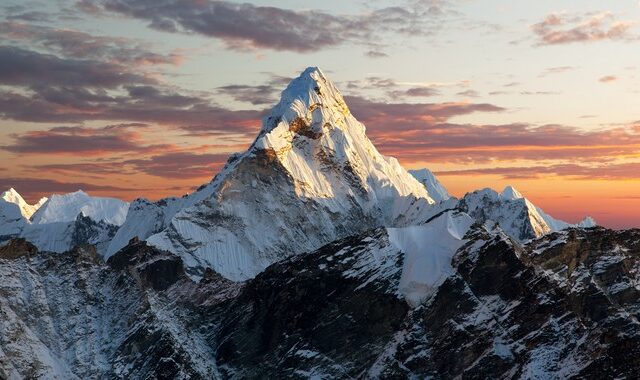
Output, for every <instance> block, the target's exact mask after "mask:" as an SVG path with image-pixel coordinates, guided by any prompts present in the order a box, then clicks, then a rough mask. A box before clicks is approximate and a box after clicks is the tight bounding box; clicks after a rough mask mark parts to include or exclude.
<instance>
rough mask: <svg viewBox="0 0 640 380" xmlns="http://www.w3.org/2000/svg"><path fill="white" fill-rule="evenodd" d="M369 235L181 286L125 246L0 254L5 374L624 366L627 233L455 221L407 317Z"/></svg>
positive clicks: (554, 374)
mask: <svg viewBox="0 0 640 380" xmlns="http://www.w3.org/2000/svg"><path fill="white" fill-rule="evenodd" d="M394 233H396V232H393V231H392V230H389V229H385V228H379V229H374V230H370V231H367V232H365V233H362V234H359V235H355V236H352V237H348V238H345V239H342V240H340V241H337V242H334V243H331V244H329V245H326V246H324V247H322V248H321V249H319V250H317V251H315V252H312V253H309V254H304V255H298V256H295V257H292V258H290V259H287V260H284V261H281V262H279V263H277V264H274V265H272V266H270V267H269V268H268V269H267V270H266V271H264V272H263V273H261V274H259V275H258V276H256V277H255V278H254V279H252V280H249V281H247V282H245V283H234V282H230V281H228V280H226V279H224V278H223V277H221V276H219V275H218V274H215V273H214V272H212V271H207V272H206V273H205V275H204V277H203V279H202V280H201V281H199V282H197V283H196V282H194V281H193V280H191V279H190V278H189V277H188V276H186V274H185V272H184V266H183V264H182V261H181V260H180V259H179V258H177V257H176V256H173V255H170V254H168V253H166V252H162V251H158V250H157V249H155V248H153V247H150V246H148V245H146V244H145V243H144V242H139V241H131V242H130V244H129V245H128V246H127V247H126V248H125V249H123V250H122V251H120V252H118V253H117V254H116V255H115V256H113V257H112V258H110V259H109V261H108V262H107V263H104V262H103V261H101V259H100V258H99V256H97V255H96V253H95V250H92V249H91V248H89V247H86V246H85V247H78V248H76V249H74V250H72V251H70V252H67V253H64V254H61V255H60V254H58V255H55V254H47V253H39V252H37V250H35V248H34V247H33V246H31V245H29V244H28V243H26V242H24V241H18V240H16V241H12V242H11V243H10V244H9V245H5V246H4V247H3V248H2V249H0V273H1V274H2V278H3V279H6V280H5V281H3V282H2V284H0V312H1V313H2V318H0V331H1V334H0V352H1V353H2V355H1V356H2V360H0V369H1V370H0V374H1V375H2V376H3V377H7V378H21V377H37V376H43V375H45V374H46V375H47V376H49V377H54V378H55V377H57V378H87V377H108V378H147V377H157V378H246V377H254V378H255V377H279V378H282V377H305V378H306V377H312V376H319V377H323V378H344V377H360V378H394V377H398V378H399V377H402V378H404V377H412V376H417V377H432V378H452V377H456V376H464V377H472V378H487V377H489V378H567V377H578V378H584V377H587V378H602V377H610V376H612V377H627V378H629V377H633V376H634V375H635V374H636V373H637V371H638V370H640V361H639V360H635V359H634V358H635V357H636V356H637V355H635V354H636V353H637V352H636V351H637V350H638V347H640V328H639V327H638V326H640V325H638V323H637V318H638V305H639V304H640V303H639V302H638V301H639V300H638V296H639V295H640V290H639V289H638V285H637V284H638V283H640V282H639V280H640V279H639V278H638V273H639V272H638V268H639V267H640V231H637V230H631V231H624V232H616V231H611V230H606V229H602V228H594V229H588V230H584V229H571V230H567V231H565V232H561V233H554V234H550V235H548V236H545V237H543V238H540V239H536V240H533V241H532V242H530V243H528V244H527V245H521V244H520V243H518V242H516V241H514V240H512V239H510V238H509V237H507V236H506V235H504V234H503V233H501V232H500V231H498V230H493V231H490V230H487V229H486V228H485V227H483V226H480V225H474V226H472V227H470V229H469V230H468V232H467V233H466V234H465V236H464V239H463V243H462V245H461V246H460V247H459V248H458V249H457V251H456V252H455V255H454V256H453V258H452V260H451V266H452V268H453V270H452V272H451V273H449V274H448V275H447V276H446V278H444V279H443V281H442V282H441V283H440V284H439V285H438V286H437V287H436V289H435V290H434V291H433V292H431V293H430V295H429V296H428V298H427V299H425V300H424V301H423V302H422V303H420V304H418V305H414V304H411V303H410V302H407V298H406V293H403V291H402V289H401V286H400V284H401V282H402V275H403V270H404V267H405V265H406V262H405V259H406V254H405V252H403V251H402V250H400V249H398V248H397V245H396V244H395V243H394V238H393V236H392V235H393V234H394Z"/></svg>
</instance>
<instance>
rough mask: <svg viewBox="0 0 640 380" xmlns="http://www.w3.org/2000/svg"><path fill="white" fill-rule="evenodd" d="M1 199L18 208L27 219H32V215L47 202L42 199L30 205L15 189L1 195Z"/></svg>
mask: <svg viewBox="0 0 640 380" xmlns="http://www.w3.org/2000/svg"><path fill="white" fill-rule="evenodd" d="M0 199H2V200H4V201H6V202H9V203H13V204H15V205H16V206H18V208H19V209H20V213H21V214H22V216H23V217H25V218H26V219H29V218H31V215H33V214H34V213H35V212H36V211H37V210H38V209H39V208H40V206H42V204H44V202H46V200H47V198H42V199H40V201H39V202H38V203H36V204H34V205H30V204H28V203H27V202H26V201H25V200H24V198H22V196H21V195H20V194H19V193H18V192H17V191H16V190H15V189H14V188H13V187H12V188H10V189H9V190H7V191H5V192H3V193H2V194H0Z"/></svg>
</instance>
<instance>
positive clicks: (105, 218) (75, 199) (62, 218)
mask: <svg viewBox="0 0 640 380" xmlns="http://www.w3.org/2000/svg"><path fill="white" fill-rule="evenodd" d="M128 208H129V204H128V203H127V202H124V201H121V200H119V199H115V198H101V197H91V196H89V194H87V193H85V192H84V191H82V190H78V191H76V192H75V193H69V194H64V195H58V194H54V195H52V196H51V198H49V200H47V201H46V202H45V203H44V204H43V205H42V207H40V208H39V209H38V211H36V212H35V214H33V217H32V218H31V220H32V222H33V223H34V224H45V223H54V222H73V221H75V220H76V218H77V217H78V215H79V214H81V213H82V214H83V215H84V216H88V217H90V218H91V219H93V220H95V221H97V222H101V221H102V222H105V223H108V224H111V225H114V226H119V225H121V224H122V223H124V221H125V219H126V217H127V210H128Z"/></svg>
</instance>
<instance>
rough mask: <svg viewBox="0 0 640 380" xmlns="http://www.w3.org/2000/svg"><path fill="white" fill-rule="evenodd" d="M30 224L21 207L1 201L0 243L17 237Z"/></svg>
mask: <svg viewBox="0 0 640 380" xmlns="http://www.w3.org/2000/svg"><path fill="white" fill-rule="evenodd" d="M26 224H28V221H27V219H26V218H25V217H24V215H22V213H21V212H20V206H18V205H17V204H15V203H13V202H7V201H6V200H4V199H0V243H2V242H3V241H5V240H8V239H10V238H11V237H12V236H16V235H17V234H19V233H20V231H22V229H23V228H24V226H25V225H26Z"/></svg>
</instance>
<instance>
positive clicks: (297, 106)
mask: <svg viewBox="0 0 640 380" xmlns="http://www.w3.org/2000/svg"><path fill="white" fill-rule="evenodd" d="M321 109H325V110H327V109H329V110H333V111H336V112H335V115H334V116H337V117H346V116H347V115H350V111H349V108H348V107H347V105H346V104H345V102H344V99H343V97H342V94H340V91H339V90H338V89H337V88H336V86H335V85H334V84H333V83H332V82H331V81H330V80H329V79H327V77H326V76H325V75H324V74H323V73H322V71H320V69H318V68H317V67H309V68H307V69H306V70H305V71H303V72H302V74H300V76H298V77H297V78H295V79H293V80H292V81H291V82H290V83H289V85H288V86H287V88H286V89H285V90H284V91H282V93H281V95H280V101H279V102H278V104H276V106H275V107H274V108H273V109H272V111H271V114H270V116H269V118H267V121H271V122H265V123H264V125H263V131H264V132H270V131H271V130H272V129H274V128H276V127H277V126H278V122H279V121H281V120H284V121H285V122H286V123H288V124H289V125H290V126H292V124H293V123H299V122H302V121H296V120H297V119H298V118H302V119H305V120H309V119H313V116H314V115H313V112H314V111H315V110H319V111H320V110H321ZM326 116H328V115H326ZM316 119H317V117H316ZM311 127H317V128H316V129H317V131H316V132H320V130H321V129H322V128H323V127H324V125H319V126H311Z"/></svg>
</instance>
